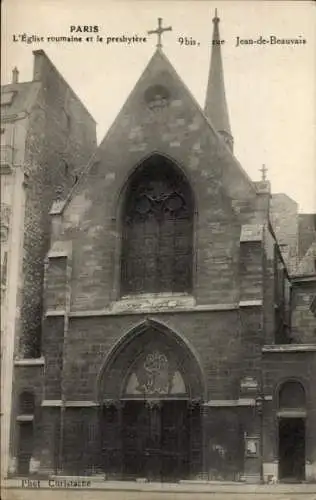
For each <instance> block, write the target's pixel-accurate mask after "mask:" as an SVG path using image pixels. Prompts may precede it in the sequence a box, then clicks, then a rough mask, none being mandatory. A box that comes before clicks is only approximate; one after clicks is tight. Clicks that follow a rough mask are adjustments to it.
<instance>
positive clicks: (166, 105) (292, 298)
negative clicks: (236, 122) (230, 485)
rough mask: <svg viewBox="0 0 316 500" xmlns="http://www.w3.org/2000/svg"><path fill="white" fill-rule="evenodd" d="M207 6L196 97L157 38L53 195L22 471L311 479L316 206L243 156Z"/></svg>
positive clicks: (19, 460)
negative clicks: (72, 177)
mask: <svg viewBox="0 0 316 500" xmlns="http://www.w3.org/2000/svg"><path fill="white" fill-rule="evenodd" d="M213 23H214V32H213V43H212V58H211V65H210V71H209V81H208V87H207V93H206V100H205V108H204V110H202V109H201V108H200V106H199V105H198V104H197V102H196V100H195V99H194V97H193V96H192V95H191V93H190V91H189V90H188V89H187V87H186V86H185V84H184V83H183V82H182V80H181V79H180V77H179V75H178V74H177V72H176V71H175V69H174V68H173V66H172V64H171V63H170V61H169V60H168V59H167V57H166V56H165V55H164V53H163V50H162V48H161V45H160V44H158V46H157V50H156V51H155V53H154V54H153V56H152V58H151V60H150V61H149V63H148V65H147V67H146V68H145V69H144V72H143V74H142V75H141V76H140V79H139V80H138V82H137V84H136V85H135V87H134V89H133V90H132V91H131V93H130V95H129V97H128V99H127V101H126V102H125V104H124V106H123V107H122V109H121V111H120V112H119V114H118V116H117V118H116V120H115V121H114V123H113V125H112V127H111V128H110V129H109V131H108V133H107V134H106V136H105V138H104V140H103V141H102V142H101V144H100V145H99V147H98V148H97V149H96V152H95V154H94V155H93V157H92V159H91V161H89V162H88V163H87V165H86V168H85V170H84V171H83V173H82V175H81V176H80V178H79V180H78V182H77V183H76V185H75V186H74V188H73V189H72V191H71V192H70V193H69V194H67V196H64V197H63V199H62V201H60V200H59V201H55V202H54V203H53V204H52V206H51V210H50V217H51V223H52V226H51V232H50V246H49V248H48V249H47V250H48V251H47V255H46V259H45V293H44V297H43V301H44V302H43V322H42V325H41V339H42V341H41V350H40V351H36V352H33V354H34V355H37V356H38V357H37V358H36V359H33V360H32V361H30V360H29V359H23V360H20V361H16V363H15V377H14V380H15V385H14V394H15V398H14V405H13V408H14V411H13V414H14V425H15V432H14V433H13V437H12V442H11V456H12V457H13V458H15V463H16V468H15V473H16V474H18V475H23V474H28V473H34V474H35V473H36V474H41V475H54V474H59V475H76V476H78V475H95V474H102V475H104V477H105V478H107V479H109V478H116V479H131V478H148V479H149V480H159V481H161V480H168V481H175V480H179V479H188V478H204V479H210V480H216V479H217V480H246V481H253V482H257V481H260V480H264V481H268V480H269V478H270V477H272V476H276V477H277V478H279V479H280V480H288V479H290V480H298V481H303V480H310V481H311V480H316V391H315V390H314V385H315V379H316V318H315V311H316V303H315V285H316V271H315V214H310V215H298V212H297V205H296V204H295V202H293V201H292V200H291V199H289V198H288V197H287V196H285V195H281V194H280V195H272V194H271V189H270V183H269V181H268V180H266V178H265V172H264V170H263V176H262V179H261V180H260V181H256V182H254V181H252V180H251V179H250V178H249V176H248V175H247V174H246V173H245V171H244V170H243V168H242V166H241V165H240V164H239V162H238V161H237V159H236V158H235V156H234V153H233V132H232V130H231V127H230V122H229V113H228V105H227V102H226V97H225V88H224V72H223V64H222V54H221V51H222V48H221V45H220V43H217V42H219V40H220V37H219V19H218V17H217V15H215V18H214V20H213ZM40 57H43V58H44V56H40ZM75 123H76V121H75ZM74 126H75V125H74ZM82 159H83V158H82ZM81 163H82V162H81ZM28 184H30V180H28ZM65 194H66V193H65ZM45 208H47V211H48V204H47V206H46V207H45ZM45 221H46V219H45ZM41 256H42V254H41ZM38 258H40V255H38ZM41 262H42V263H43V260H42V261H41ZM41 262H40V261H38V269H39V270H40V269H43V268H42V267H41V266H42V264H41ZM30 276H31V275H30ZM32 297H33V295H32V291H31V296H30V303H32V300H34V299H32ZM36 297H37V299H38V300H39V298H40V296H39V295H36ZM38 307H39V308H40V307H42V302H41V301H40V302H39V303H38ZM36 317H37V318H38V316H36ZM37 327H38V328H35V327H34V329H33V327H32V324H31V327H30V330H29V333H30V335H31V336H32V337H33V336H34V338H38V336H37V332H39V331H40V325H39V323H37ZM19 338H21V339H22V340H23V342H24V341H25V340H24V339H25V337H23V336H22V335H21V336H20V337H19ZM24 352H25V358H28V356H29V354H28V352H27V351H26V350H25V349H24Z"/></svg>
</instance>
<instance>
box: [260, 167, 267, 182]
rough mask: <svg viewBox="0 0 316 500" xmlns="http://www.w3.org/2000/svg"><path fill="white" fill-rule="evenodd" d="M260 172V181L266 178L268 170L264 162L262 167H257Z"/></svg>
mask: <svg viewBox="0 0 316 500" xmlns="http://www.w3.org/2000/svg"><path fill="white" fill-rule="evenodd" d="M259 170H260V172H261V174H262V175H261V180H262V181H266V180H267V172H268V169H267V167H266V166H265V164H263V165H262V167H261V168H260V169H259Z"/></svg>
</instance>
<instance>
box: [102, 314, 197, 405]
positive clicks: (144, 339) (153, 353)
mask: <svg viewBox="0 0 316 500" xmlns="http://www.w3.org/2000/svg"><path fill="white" fill-rule="evenodd" d="M96 392H97V394H96V398H97V401H98V402H99V403H101V404H102V402H104V401H108V400H115V401H118V400H120V399H133V398H137V399H140V398H142V399H143V398H144V399H161V398H171V399H173V398H176V399H178V398H185V399H188V400H195V401H200V402H202V401H203V400H204V399H205V377H204V373H203V369H202V365H201V363H200V361H199V359H198V357H197V355H196V353H195V352H194V350H193V348H192V346H190V345H189V343H188V342H187V341H186V339H184V338H183V337H182V336H181V335H180V334H178V333H176V332H175V331H174V330H171V329H170V328H169V327H168V326H166V325H164V324H163V323H160V322H158V321H156V320H152V319H147V320H145V321H143V322H141V323H140V324H138V325H136V326H135V327H133V328H132V329H131V330H129V331H128V332H127V333H126V334H124V335H123V336H122V337H121V338H120V339H119V341H118V342H117V343H116V344H115V345H114V347H113V348H112V349H111V351H110V352H109V354H108V355H107V357H106V358H105V360H104V363H103V365H102V367H101V370H100V373H99V376H98V380H97V388H96Z"/></svg>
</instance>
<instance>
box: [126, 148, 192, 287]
mask: <svg viewBox="0 0 316 500" xmlns="http://www.w3.org/2000/svg"><path fill="white" fill-rule="evenodd" d="M193 212H194V208H193V197H192V192H191V189H190V186H189V184H188V182H187V181H186V179H185V178H184V176H183V174H182V173H181V171H180V170H179V169H178V167H176V166H175V165H174V164H173V163H172V162H171V161H170V160H168V159H166V158H165V157H162V156H160V155H154V156H152V157H150V158H149V159H147V160H146V161H145V162H144V163H143V164H142V165H141V166H140V167H139V168H138V169H137V171H136V172H135V174H134V175H133V176H132V178H131V180H130V184H129V187H128V190H127V193H126V200H125V206H124V210H123V241H122V261H121V284H122V294H123V295H126V294H134V293H136V294H140V293H161V292H171V293H172V292H173V293H181V292H190V291H191V288H192V241H193Z"/></svg>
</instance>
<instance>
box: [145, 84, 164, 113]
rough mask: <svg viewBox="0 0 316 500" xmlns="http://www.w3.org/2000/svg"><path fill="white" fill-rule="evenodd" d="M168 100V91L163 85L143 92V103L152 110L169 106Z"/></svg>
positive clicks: (154, 86)
mask: <svg viewBox="0 0 316 500" xmlns="http://www.w3.org/2000/svg"><path fill="white" fill-rule="evenodd" d="M169 100H170V93H169V90H168V89H166V87H164V86H163V85H153V86H151V87H149V88H148V89H147V90H146V92H145V101H146V103H147V106H148V107H149V108H150V109H152V110H155V109H157V108H164V107H166V106H167V105H168V104H169Z"/></svg>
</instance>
